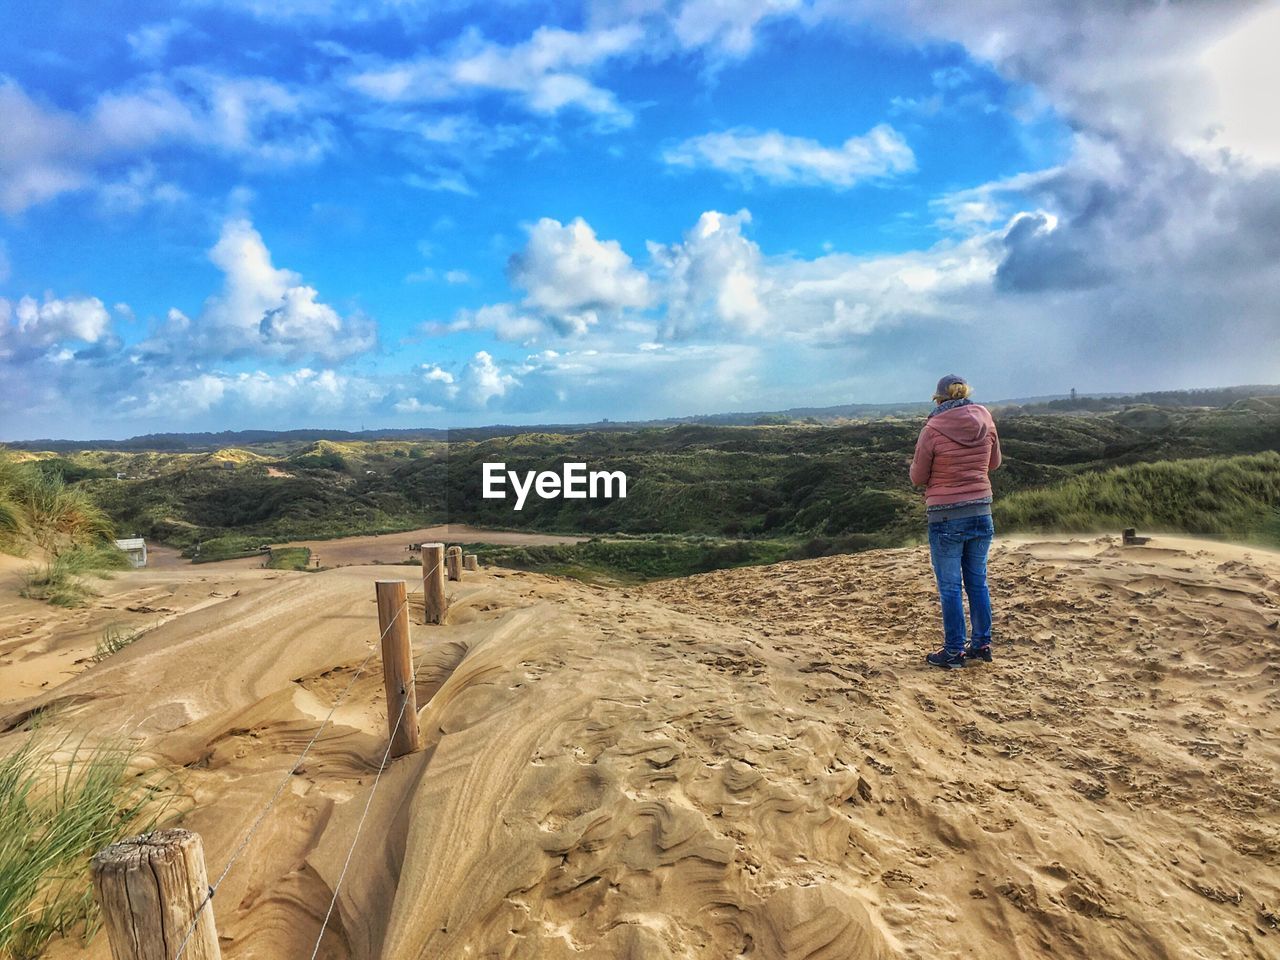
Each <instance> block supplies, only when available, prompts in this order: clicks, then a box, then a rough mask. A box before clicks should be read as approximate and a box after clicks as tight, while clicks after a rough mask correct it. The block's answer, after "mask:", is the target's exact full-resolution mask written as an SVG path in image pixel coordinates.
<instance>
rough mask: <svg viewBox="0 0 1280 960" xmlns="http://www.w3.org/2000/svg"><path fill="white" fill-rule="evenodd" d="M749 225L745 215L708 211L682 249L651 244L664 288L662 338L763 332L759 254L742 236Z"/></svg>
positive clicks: (764, 316)
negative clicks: (722, 331) (732, 332)
mask: <svg viewBox="0 0 1280 960" xmlns="http://www.w3.org/2000/svg"><path fill="white" fill-rule="evenodd" d="M750 222H751V214H750V213H749V212H748V211H746V210H740V211H738V212H737V213H735V214H724V213H719V212H718V211H715V210H708V211H707V212H706V213H704V214H702V216H701V217H699V218H698V222H697V224H695V225H694V228H693V229H692V230H690V231H689V232H688V233H687V234H685V238H684V241H683V242H682V243H676V244H671V245H670V246H662V245H660V244H655V243H650V244H649V254H650V256H651V257H652V259H653V262H654V265H655V266H656V268H657V269H658V271H659V274H660V276H661V277H662V282H663V292H664V299H665V302H666V336H670V337H682V336H690V335H692V334H694V333H695V332H707V331H711V330H715V329H721V330H726V331H736V332H740V333H744V332H745V333H754V332H758V331H760V330H762V329H763V328H764V326H765V324H766V322H767V321H768V314H767V311H766V309H765V307H764V303H763V301H762V296H763V294H764V293H765V292H766V289H767V280H766V278H765V277H764V276H763V273H762V262H761V256H760V248H759V247H758V246H757V245H756V244H755V243H754V242H752V241H751V240H749V239H747V238H746V237H745V236H744V235H743V233H742V228H743V226H744V225H745V224H748V223H750Z"/></svg>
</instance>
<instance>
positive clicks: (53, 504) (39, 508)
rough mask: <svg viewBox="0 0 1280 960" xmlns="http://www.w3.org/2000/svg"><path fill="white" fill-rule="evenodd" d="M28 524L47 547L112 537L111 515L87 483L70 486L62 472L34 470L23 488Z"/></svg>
mask: <svg viewBox="0 0 1280 960" xmlns="http://www.w3.org/2000/svg"><path fill="white" fill-rule="evenodd" d="M19 502H20V504H21V507H22V510H23V513H24V515H25V520H26V525H27V527H28V529H29V530H30V531H31V536H32V538H33V539H34V540H35V542H36V543H37V544H39V545H40V546H41V547H44V548H45V549H46V550H60V549H62V548H64V547H67V546H69V545H70V546H76V545H87V544H94V543H97V542H100V541H102V540H107V539H110V538H111V536H112V532H113V527H112V524H111V520H110V518H108V517H107V515H106V513H105V512H103V510H102V508H101V507H99V506H98V505H97V504H96V503H94V501H93V499H92V498H91V497H90V496H89V493H88V491H87V490H85V489H84V488H83V487H78V486H76V487H73V486H68V485H67V484H66V483H65V482H64V481H63V479H62V477H61V476H57V475H54V476H46V475H44V474H42V473H39V472H32V473H31V474H30V476H29V477H28V478H27V479H26V482H25V483H24V484H23V485H22V487H21V488H20V501H19Z"/></svg>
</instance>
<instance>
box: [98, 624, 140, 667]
mask: <svg viewBox="0 0 1280 960" xmlns="http://www.w3.org/2000/svg"><path fill="white" fill-rule="evenodd" d="M145 632H146V631H145V630H131V629H129V628H128V627H124V626H121V625H120V624H118V623H110V624H107V626H106V628H105V629H104V630H103V631H102V636H101V637H99V638H98V646H97V649H96V650H95V651H94V653H93V656H92V657H90V660H92V662H94V663H101V662H102V661H103V660H106V659H107V658H108V657H110V656H112V655H113V654H117V653H119V652H120V651H121V650H123V649H124V648H125V647H127V646H129V645H130V644H131V643H134V642H135V641H136V640H137V639H138V638H139V637H140V636H142V635H143V634H144V633H145Z"/></svg>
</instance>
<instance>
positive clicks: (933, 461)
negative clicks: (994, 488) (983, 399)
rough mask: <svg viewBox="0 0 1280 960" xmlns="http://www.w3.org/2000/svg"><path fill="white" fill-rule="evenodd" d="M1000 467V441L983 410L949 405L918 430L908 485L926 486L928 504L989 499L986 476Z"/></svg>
mask: <svg viewBox="0 0 1280 960" xmlns="http://www.w3.org/2000/svg"><path fill="white" fill-rule="evenodd" d="M998 466H1000V437H999V436H997V434H996V424H995V421H994V420H992V419H991V414H990V413H989V412H988V411H987V408H986V407H984V406H981V405H979V404H976V403H969V404H965V405H964V406H962V407H952V408H951V409H950V410H944V411H943V412H942V413H939V414H937V415H936V416H933V417H930V418H929V422H928V423H926V424H925V425H924V429H923V430H921V431H920V439H919V440H917V441H916V455H915V458H914V459H913V460H912V461H911V482H912V483H914V484H915V485H916V486H917V487H924V488H925V492H924V500H925V503H926V504H928V505H929V506H931V507H932V506H936V505H938V504H945V503H962V502H963V501H966V500H978V499H981V498H982V497H989V496H991V479H990V477H988V476H987V474H988V473H989V472H990V471H992V470H994V469H995V468H996V467H998Z"/></svg>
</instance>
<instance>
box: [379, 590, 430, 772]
mask: <svg viewBox="0 0 1280 960" xmlns="http://www.w3.org/2000/svg"><path fill="white" fill-rule="evenodd" d="M376 587H377V592H378V628H379V629H380V630H381V631H382V685H383V687H385V688H386V691H387V732H388V733H389V734H391V756H393V757H403V756H404V755H405V754H406V753H413V752H415V751H417V750H420V749H421V748H422V737H421V735H420V732H419V729H418V691H417V690H416V689H414V685H413V650H412V649H411V648H410V646H409V604H408V602H407V600H406V594H405V589H404V581H403V580H379V581H378V582H377V584H376Z"/></svg>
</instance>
